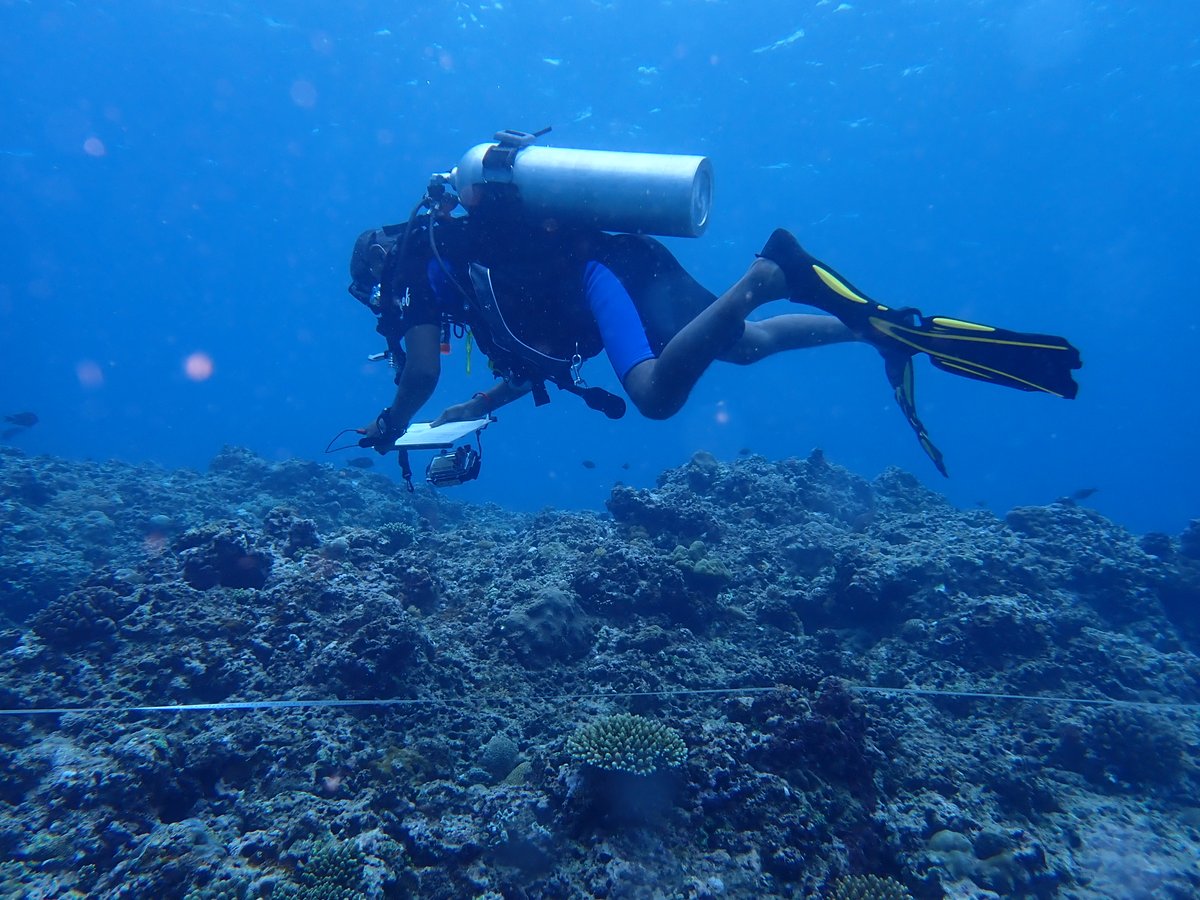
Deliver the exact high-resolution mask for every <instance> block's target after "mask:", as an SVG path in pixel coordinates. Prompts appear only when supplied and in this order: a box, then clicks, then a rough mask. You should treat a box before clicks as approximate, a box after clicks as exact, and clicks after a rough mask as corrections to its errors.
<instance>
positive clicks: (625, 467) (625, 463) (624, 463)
mask: <svg viewBox="0 0 1200 900" xmlns="http://www.w3.org/2000/svg"><path fill="white" fill-rule="evenodd" d="M621 468H622V469H628V468H629V463H627V462H623V463H621Z"/></svg>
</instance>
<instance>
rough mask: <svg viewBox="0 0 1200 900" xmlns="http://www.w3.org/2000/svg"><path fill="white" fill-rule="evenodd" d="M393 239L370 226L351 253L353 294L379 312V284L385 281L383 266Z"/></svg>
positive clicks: (359, 237)
mask: <svg viewBox="0 0 1200 900" xmlns="http://www.w3.org/2000/svg"><path fill="white" fill-rule="evenodd" d="M391 243H392V241H391V239H389V238H388V237H387V236H386V235H385V234H384V232H383V230H382V229H380V228H368V229H367V230H366V231H364V232H363V233H362V234H360V235H359V236H358V240H356V241H355V242H354V250H353V251H351V253H350V287H349V288H348V289H347V290H349V291H350V294H351V296H353V297H354V299H356V300H358V301H359V302H360V303H365V304H366V305H367V306H369V307H370V308H371V310H372V312H378V311H379V310H378V309H377V308H376V307H377V306H378V303H379V285H380V282H382V281H383V266H384V263H385V262H386V261H387V254H388V247H389V246H390V245H391Z"/></svg>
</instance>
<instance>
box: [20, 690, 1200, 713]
mask: <svg viewBox="0 0 1200 900" xmlns="http://www.w3.org/2000/svg"><path fill="white" fill-rule="evenodd" d="M842 684H843V686H844V687H845V688H846V690H848V691H853V692H855V693H859V694H866V695H884V696H894V697H899V698H902V699H903V698H906V697H907V698H943V699H961V700H981V701H999V700H1009V701H1022V702H1030V703H1057V704H1068V705H1078V706H1117V707H1126V708H1131V709H1141V710H1148V711H1153V712H1168V711H1170V712H1191V713H1194V712H1200V703H1174V702H1170V701H1166V702H1151V701H1137V700H1110V699H1108V698H1090V697H1059V696H1044V695H1037V694H1004V693H989V692H986V691H951V690H940V689H937V688H911V687H880V686H878V685H870V684H849V683H845V682H843V683H842ZM788 690H791V688H780V687H739V688H674V689H667V690H661V691H597V692H594V693H582V694H542V695H529V696H514V695H511V694H475V695H472V696H469V697H458V698H446V697H426V698H404V697H394V698H384V699H374V700H336V699H335V700H246V701H232V702H228V703H172V704H166V705H163V706H46V707H34V708H30V709H0V716H51V715H59V716H61V715H96V714H103V715H122V714H130V713H146V714H149V713H191V712H239V711H240V712H255V711H260V710H289V709H344V708H353V707H397V706H461V705H466V704H470V705H472V706H479V705H481V704H485V703H496V704H499V703H513V702H522V703H532V702H537V703H565V702H568V701H575V700H622V699H635V698H638V697H688V696H705V695H727V696H728V695H734V696H737V695H742V696H744V695H747V694H770V693H776V692H786V691H788Z"/></svg>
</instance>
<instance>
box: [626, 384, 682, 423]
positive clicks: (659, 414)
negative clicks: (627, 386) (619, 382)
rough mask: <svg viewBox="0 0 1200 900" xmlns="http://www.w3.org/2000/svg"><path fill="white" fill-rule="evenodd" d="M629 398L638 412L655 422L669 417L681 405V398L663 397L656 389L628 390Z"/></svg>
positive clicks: (677, 410)
mask: <svg viewBox="0 0 1200 900" xmlns="http://www.w3.org/2000/svg"><path fill="white" fill-rule="evenodd" d="M629 399H630V400H632V401H633V405H634V406H635V407H637V411H638V412H640V413H641V414H642V415H643V416H645V417H646V418H647V419H653V420H655V421H656V422H661V421H663V420H664V419H669V418H671V416H673V415H675V413H677V412H679V410H680V408H681V407H682V406H683V400H681V399H673V398H669V397H664V396H662V395H661V394H660V393H659V392H657V391H635V392H630V393H629Z"/></svg>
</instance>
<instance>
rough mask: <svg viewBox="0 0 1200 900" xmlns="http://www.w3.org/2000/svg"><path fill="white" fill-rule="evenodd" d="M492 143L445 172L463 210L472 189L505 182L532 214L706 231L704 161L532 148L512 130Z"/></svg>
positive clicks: (654, 229) (638, 228) (675, 233)
mask: <svg viewBox="0 0 1200 900" xmlns="http://www.w3.org/2000/svg"><path fill="white" fill-rule="evenodd" d="M496 138H497V140H496V142H495V143H489V144H477V145H476V146H474V147H472V148H471V149H470V150H468V151H467V152H466V153H465V154H464V155H463V158H462V160H460V161H459V164H458V166H457V167H456V168H455V169H454V171H453V172H452V173H451V180H452V182H453V184H454V188H455V190H456V191H457V192H458V194H459V197H460V199H461V200H462V202H463V205H464V206H466V207H467V208H468V210H469V209H470V208H471V206H472V205H473V203H475V202H478V199H479V196H480V191H479V190H478V187H477V186H479V185H489V184H490V185H506V184H507V185H511V186H512V188H513V189H515V193H516V196H517V197H518V198H519V200H520V203H521V209H522V211H523V212H524V213H525V214H526V215H528V216H531V217H538V218H554V219H560V220H562V221H564V222H570V223H574V224H580V225H590V226H592V227H594V228H599V229H601V230H603V231H630V232H637V233H641V234H657V235H664V236H671V237H699V236H700V235H701V234H703V233H704V229H705V228H706V227H707V226H708V218H709V213H710V211H711V209H712V191H713V170H712V163H711V162H709V160H708V157H705V156H681V155H675V154H667V153H625V152H618V151H612V150H574V149H569V148H566V147H539V146H534V145H533V140H534V135H529V134H524V133H522V132H514V131H501V132H499V133H497V135H496Z"/></svg>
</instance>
